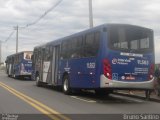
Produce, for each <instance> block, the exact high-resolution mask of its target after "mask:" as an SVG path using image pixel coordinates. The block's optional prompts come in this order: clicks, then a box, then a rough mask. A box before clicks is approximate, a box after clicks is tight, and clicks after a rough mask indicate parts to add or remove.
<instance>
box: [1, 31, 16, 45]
mask: <svg viewBox="0 0 160 120" xmlns="http://www.w3.org/2000/svg"><path fill="white" fill-rule="evenodd" d="M14 33H15V31H12V32H11V33H10V34H9V36H8V37H7V39H6V40H5V41H2V42H3V43H5V42H7V41H8V40H9V39H10V38H11V37H12V35H13V34H14Z"/></svg>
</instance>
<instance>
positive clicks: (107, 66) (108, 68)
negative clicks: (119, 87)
mask: <svg viewBox="0 0 160 120" xmlns="http://www.w3.org/2000/svg"><path fill="white" fill-rule="evenodd" d="M103 74H104V75H105V76H106V77H107V78H108V79H112V69H111V64H110V62H109V60H108V59H104V60H103Z"/></svg>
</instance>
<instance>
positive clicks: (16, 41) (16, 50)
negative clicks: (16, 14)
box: [14, 25, 18, 53]
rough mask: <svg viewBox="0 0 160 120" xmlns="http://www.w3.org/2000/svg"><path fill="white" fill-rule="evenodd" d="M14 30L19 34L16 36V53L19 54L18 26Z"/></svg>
mask: <svg viewBox="0 0 160 120" xmlns="http://www.w3.org/2000/svg"><path fill="white" fill-rule="evenodd" d="M14 28H15V30H16V31H17V34H16V53H18V25H17V26H16V27H14Z"/></svg>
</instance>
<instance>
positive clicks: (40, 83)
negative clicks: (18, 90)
mask: <svg viewBox="0 0 160 120" xmlns="http://www.w3.org/2000/svg"><path fill="white" fill-rule="evenodd" d="M36 86H38V87H41V86H42V82H41V81H40V80H39V76H37V77H36Z"/></svg>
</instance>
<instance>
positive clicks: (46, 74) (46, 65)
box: [43, 46, 52, 83]
mask: <svg viewBox="0 0 160 120" xmlns="http://www.w3.org/2000/svg"><path fill="white" fill-rule="evenodd" d="M51 48H52V47H51V46H46V48H45V51H44V55H43V56H44V57H43V82H46V83H51V81H52V79H51V65H52V64H51V63H52V61H51V60H52V49H51Z"/></svg>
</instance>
